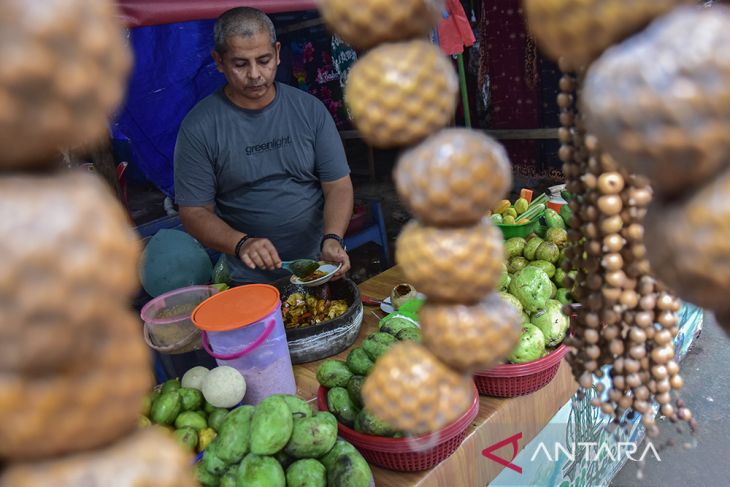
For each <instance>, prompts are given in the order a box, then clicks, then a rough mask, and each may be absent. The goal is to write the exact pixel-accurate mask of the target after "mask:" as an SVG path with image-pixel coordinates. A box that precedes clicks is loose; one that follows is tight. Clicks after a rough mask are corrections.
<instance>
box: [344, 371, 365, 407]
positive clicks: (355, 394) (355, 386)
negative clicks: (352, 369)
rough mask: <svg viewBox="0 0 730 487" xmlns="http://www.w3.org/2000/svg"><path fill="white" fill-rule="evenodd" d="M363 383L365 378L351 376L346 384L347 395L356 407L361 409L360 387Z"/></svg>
mask: <svg viewBox="0 0 730 487" xmlns="http://www.w3.org/2000/svg"><path fill="white" fill-rule="evenodd" d="M364 383H365V377H363V376H361V375H353V376H352V377H350V380H349V381H348V382H347V393H348V394H349V395H350V399H352V402H353V403H355V405H356V406H357V407H360V408H361V407H362V392H361V390H362V385H363V384H364Z"/></svg>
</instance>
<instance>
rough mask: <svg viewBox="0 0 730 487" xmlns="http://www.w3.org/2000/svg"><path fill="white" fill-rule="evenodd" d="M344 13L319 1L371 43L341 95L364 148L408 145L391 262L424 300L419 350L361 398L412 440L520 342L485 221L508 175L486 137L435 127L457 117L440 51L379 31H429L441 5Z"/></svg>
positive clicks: (410, 34)
mask: <svg viewBox="0 0 730 487" xmlns="http://www.w3.org/2000/svg"><path fill="white" fill-rule="evenodd" d="M351 3H352V2H350V1H349V0H328V1H325V2H322V3H321V4H320V10H321V12H322V17H323V18H324V19H326V21H327V24H328V26H329V27H330V28H331V29H332V30H334V31H335V32H336V33H338V34H340V35H342V36H345V37H349V38H356V39H367V45H368V46H369V47H372V46H376V45H377V47H374V48H373V49H372V50H370V51H369V52H368V53H367V54H366V55H365V56H364V57H363V58H361V59H360V60H358V62H357V63H356V64H355V66H354V68H353V69H352V72H351V73H350V76H349V78H348V80H347V87H346V93H345V101H346V103H347V105H348V107H349V109H350V112H351V113H352V116H353V122H354V124H355V125H356V127H357V128H358V130H359V131H360V132H361V133H362V135H363V137H364V138H365V140H366V141H367V142H369V143H370V144H373V145H375V146H378V147H394V146H408V145H412V144H417V145H415V146H414V147H410V148H409V149H408V150H406V151H405V152H404V153H403V154H402V156H401V157H400V158H399V160H398V165H397V168H396V170H395V173H394V176H395V182H396V187H397V190H398V194H399V197H400V198H401V200H402V201H403V202H404V204H405V205H406V207H408V208H409V210H410V211H411V213H412V214H413V215H414V216H415V218H416V220H415V221H412V222H410V223H409V224H408V225H406V226H405V228H404V229H403V231H402V233H401V235H400V237H399V238H398V242H397V246H396V260H397V261H398V263H399V264H400V265H401V266H402V267H403V269H404V272H405V274H406V278H407V280H408V282H410V283H412V284H413V286H415V287H416V288H417V289H418V290H419V291H421V292H423V293H424V294H425V295H426V296H427V304H426V305H425V306H424V307H423V308H422V309H421V311H420V315H419V316H420V320H421V324H422V333H423V344H419V343H416V342H414V341H411V340H406V341H403V342H400V343H398V344H396V345H395V346H393V348H392V349H391V350H389V351H388V352H386V353H385V354H384V355H383V356H381V357H380V358H379V360H378V362H377V363H376V364H375V366H374V367H373V370H372V371H371V373H370V374H369V376H368V377H367V379H366V380H365V383H364V384H363V387H362V391H363V400H364V403H365V404H364V405H365V407H366V408H367V409H368V410H369V411H371V412H372V413H373V414H375V415H376V416H377V417H378V418H379V419H381V420H383V421H385V422H387V423H388V424H391V425H393V427H395V428H397V429H399V430H402V431H405V432H407V433H409V434H414V435H418V434H421V433H425V432H429V431H437V430H440V429H441V428H443V427H444V426H445V425H447V424H449V423H450V422H452V421H453V420H455V419H456V418H458V417H459V416H460V415H462V414H463V413H464V412H465V411H466V410H467V409H468V408H469V407H470V405H471V404H472V400H473V389H474V384H473V380H472V373H473V372H474V371H475V370H481V369H484V368H488V367H489V366H491V365H494V364H495V363H497V362H498V361H500V360H501V359H503V358H505V357H507V356H508V355H509V353H510V351H511V350H512V348H513V347H514V345H515V343H516V342H517V339H518V337H519V329H520V327H519V324H520V316H519V314H518V313H517V312H516V311H515V309H514V308H512V307H511V306H509V305H508V304H507V303H505V302H504V301H502V299H501V298H500V297H499V296H498V295H497V294H496V292H495V288H496V285H497V282H498V281H499V277H500V274H501V265H502V261H503V249H502V235H501V232H500V230H499V229H498V228H496V226H494V224H493V223H492V221H491V220H490V219H489V218H484V216H485V215H486V214H487V212H488V211H489V210H490V209H491V208H493V207H494V205H496V204H497V202H498V201H499V200H500V199H501V198H503V197H504V195H506V194H507V191H508V190H509V188H510V186H511V183H512V172H511V167H510V163H509V159H508V157H507V154H506V151H505V150H504V148H503V147H502V146H501V145H500V144H499V143H497V142H496V141H494V140H493V139H491V138H490V137H488V136H486V135H485V134H484V133H482V132H478V131H472V130H465V129H443V127H444V126H445V125H446V124H447V123H448V122H449V120H451V119H452V117H453V114H454V109H455V106H456V94H457V91H458V83H457V80H458V78H457V76H456V73H455V70H454V67H453V65H452V63H451V62H450V61H449V59H448V58H447V57H445V56H444V55H443V54H442V53H441V52H440V50H439V48H438V47H436V46H433V45H431V44H429V43H427V42H425V41H423V40H422V39H421V36H420V35H417V34H416V33H415V32H414V31H413V30H408V29H402V30H389V31H388V34H387V35H385V34H383V33H382V32H381V31H379V30H378V27H381V26H383V25H397V23H398V22H399V20H398V19H401V18H408V19H410V22H411V23H412V24H413V25H414V26H428V27H429V28H428V29H427V30H430V29H432V28H434V27H436V24H437V22H438V16H434V15H432V13H433V12H434V7H435V11H436V12H438V11H439V10H440V9H441V8H442V7H443V2H441V1H438V2H434V1H433V0H396V1H390V2H382V1H380V0H368V1H362V2H359V4H358V9H357V12H358V14H357V17H358V21H357V22H354V21H353V20H354V17H353V16H352V12H353V10H352V6H351ZM393 41H398V42H393ZM381 43H383V44H381ZM378 44H379V45H378Z"/></svg>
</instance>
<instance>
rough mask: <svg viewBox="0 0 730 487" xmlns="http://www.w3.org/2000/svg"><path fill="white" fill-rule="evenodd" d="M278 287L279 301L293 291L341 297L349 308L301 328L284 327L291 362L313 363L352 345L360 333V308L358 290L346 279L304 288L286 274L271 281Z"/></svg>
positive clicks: (361, 314) (319, 296)
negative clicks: (336, 315) (342, 312)
mask: <svg viewBox="0 0 730 487" xmlns="http://www.w3.org/2000/svg"><path fill="white" fill-rule="evenodd" d="M272 285H273V286H274V287H276V288H277V289H278V290H279V294H280V295H281V302H282V303H284V302H285V301H286V299H287V298H288V297H289V296H290V295H292V294H294V293H302V294H309V295H314V296H317V297H318V298H323V299H344V300H345V301H346V302H347V304H348V305H349V307H348V308H347V311H345V313H344V314H342V315H340V316H338V317H337V318H335V319H332V320H327V321H323V322H321V323H318V324H316V325H313V326H308V327H304V328H291V329H287V330H286V339H287V341H288V342H289V354H290V355H291V360H292V363H293V364H303V363H307V362H314V361H317V360H321V359H323V358H327V357H331V356H333V355H337V354H338V353H340V352H342V351H343V350H345V349H346V348H347V347H349V346H350V345H352V344H353V343H354V342H355V339H357V335H358V334H359V333H360V326H361V325H362V318H363V307H362V301H361V300H360V290H359V289H358V287H357V285H356V284H355V283H354V282H353V281H352V280H350V279H347V278H343V279H339V280H337V281H330V282H328V283H326V284H324V285H322V286H318V287H304V286H301V285H296V284H292V283H291V282H290V281H289V278H288V277H285V278H282V279H279V280H277V281H274V282H273V283H272Z"/></svg>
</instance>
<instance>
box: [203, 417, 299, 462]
mask: <svg viewBox="0 0 730 487" xmlns="http://www.w3.org/2000/svg"><path fill="white" fill-rule="evenodd" d="M255 409H256V408H254V407H253V406H241V407H238V408H236V409H234V410H232V411H231V412H230V413H228V416H226V419H225V420H224V421H223V424H222V425H221V429H220V432H219V433H218V436H217V437H216V439H215V440H214V441H215V442H216V443H217V445H218V446H217V449H218V457H219V458H220V459H221V460H223V461H224V462H226V463H228V464H233V463H237V462H240V461H241V459H242V458H243V457H244V456H246V454H247V453H248V452H249V444H250V440H251V429H252V417H253V416H254V414H255ZM288 411H289V410H288V409H287V412H288Z"/></svg>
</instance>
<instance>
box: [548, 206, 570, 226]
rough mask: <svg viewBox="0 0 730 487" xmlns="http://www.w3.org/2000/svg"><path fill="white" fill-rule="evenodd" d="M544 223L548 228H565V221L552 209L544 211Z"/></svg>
mask: <svg viewBox="0 0 730 487" xmlns="http://www.w3.org/2000/svg"><path fill="white" fill-rule="evenodd" d="M545 223H547V226H548V227H549V228H565V221H563V218H562V217H561V216H560V214H559V213H558V212H557V211H555V210H553V209H552V208H547V209H546V210H545Z"/></svg>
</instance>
